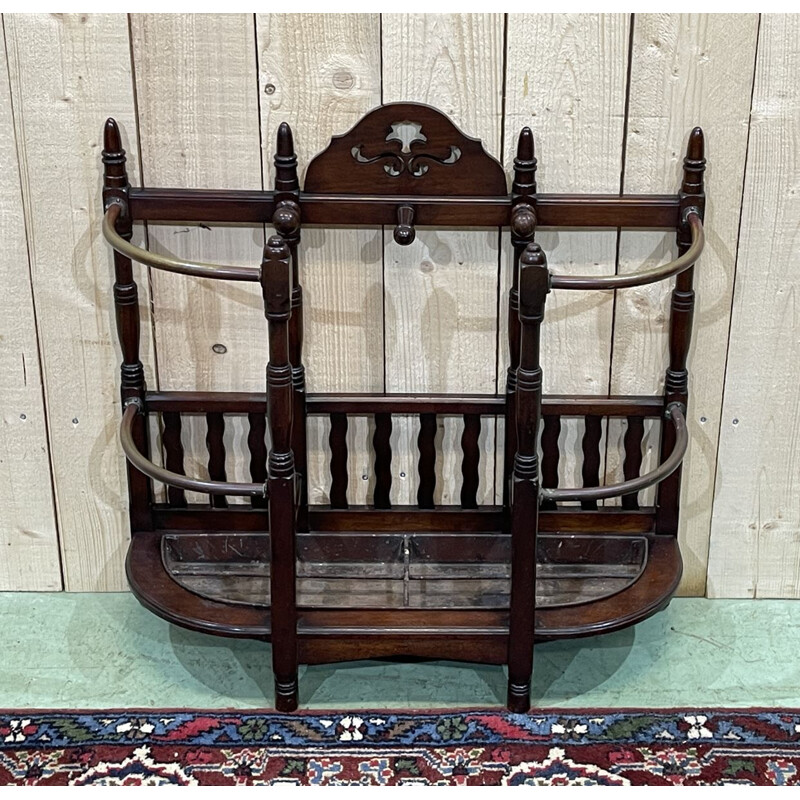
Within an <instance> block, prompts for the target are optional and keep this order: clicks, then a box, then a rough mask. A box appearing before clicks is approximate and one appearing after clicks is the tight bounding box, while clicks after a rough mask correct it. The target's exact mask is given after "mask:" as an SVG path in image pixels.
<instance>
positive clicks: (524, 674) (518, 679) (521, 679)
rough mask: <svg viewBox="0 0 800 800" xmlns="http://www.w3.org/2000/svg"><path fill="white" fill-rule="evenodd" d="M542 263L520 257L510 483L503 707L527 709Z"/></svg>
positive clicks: (535, 250) (540, 255) (532, 247)
mask: <svg viewBox="0 0 800 800" xmlns="http://www.w3.org/2000/svg"><path fill="white" fill-rule="evenodd" d="M548 284H549V273H548V269H547V259H546V258H545V255H544V252H543V251H542V249H541V248H540V247H539V245H538V244H534V243H531V244H529V245H528V246H527V247H526V248H525V250H524V251H523V253H522V256H521V258H520V274H519V322H520V328H521V336H520V355H519V366H518V367H517V374H516V378H517V385H516V433H517V437H516V438H517V450H516V453H515V455H514V472H513V479H512V484H511V603H510V612H509V636H508V708H509V709H510V710H511V711H517V712H526V711H527V710H528V709H529V707H530V691H531V671H532V669H533V639H534V627H535V612H536V537H537V530H538V525H539V455H538V443H537V434H538V430H539V418H540V416H541V409H542V368H541V366H540V363H539V348H540V340H541V335H540V334H541V325H542V320H543V319H544V306H545V299H546V298H547V292H548V291H549V287H548Z"/></svg>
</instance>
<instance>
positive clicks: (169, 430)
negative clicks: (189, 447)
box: [161, 411, 186, 508]
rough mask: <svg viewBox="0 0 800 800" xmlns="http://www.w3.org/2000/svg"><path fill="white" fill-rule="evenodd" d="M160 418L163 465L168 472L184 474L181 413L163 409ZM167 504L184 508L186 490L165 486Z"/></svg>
mask: <svg viewBox="0 0 800 800" xmlns="http://www.w3.org/2000/svg"><path fill="white" fill-rule="evenodd" d="M161 418H162V419H163V421H164V433H163V434H162V436H161V441H162V442H163V444H164V457H165V462H164V463H165V466H166V468H167V469H168V470H170V472H177V473H178V474H179V475H185V474H186V471H185V466H184V463H183V442H182V441H181V427H182V426H181V415H180V414H179V413H178V412H175V411H165V412H164V413H163V414H162V415H161ZM167 497H168V498H169V504H170V505H171V506H175V507H176V508H185V506H186V492H185V491H184V490H183V489H179V488H178V487H177V486H168V487H167Z"/></svg>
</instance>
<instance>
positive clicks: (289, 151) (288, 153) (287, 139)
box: [275, 122, 300, 199]
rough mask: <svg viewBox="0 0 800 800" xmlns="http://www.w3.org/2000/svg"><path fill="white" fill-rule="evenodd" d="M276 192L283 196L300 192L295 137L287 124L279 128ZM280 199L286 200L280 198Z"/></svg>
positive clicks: (283, 123) (276, 153)
mask: <svg viewBox="0 0 800 800" xmlns="http://www.w3.org/2000/svg"><path fill="white" fill-rule="evenodd" d="M275 191H276V192H279V193H282V194H286V193H288V194H296V193H297V192H299V191H300V182H299V181H298V179H297V155H296V154H295V152H294V136H293V135H292V129H291V128H290V127H289V124H288V123H287V122H281V124H280V126H279V127H278V137H277V143H276V147H275ZM279 199H286V198H285V197H279Z"/></svg>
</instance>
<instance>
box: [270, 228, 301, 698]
mask: <svg viewBox="0 0 800 800" xmlns="http://www.w3.org/2000/svg"><path fill="white" fill-rule="evenodd" d="M290 259H291V254H290V251H289V247H288V246H287V244H286V242H284V241H283V239H281V238H280V237H279V236H270V238H269V241H268V242H267V245H266V247H265V248H264V258H263V260H262V262H261V290H262V293H263V295H264V308H265V312H266V317H267V323H268V328H269V363H268V364H267V419H268V420H269V426H270V436H271V446H270V450H269V456H268V459H267V474H268V479H267V483H268V494H269V529H270V552H271V564H270V607H271V613H270V619H271V626H272V634H271V640H272V670H273V673H274V675H275V707H276V708H277V709H278V711H294V710H295V709H296V708H297V602H296V587H295V583H296V570H295V560H296V543H295V508H296V506H295V466H294V454H293V452H292V411H293V407H294V402H293V401H294V398H293V389H292V365H291V362H290V360H289V319H290V317H291V313H292V297H291V296H292V273H291V265H290Z"/></svg>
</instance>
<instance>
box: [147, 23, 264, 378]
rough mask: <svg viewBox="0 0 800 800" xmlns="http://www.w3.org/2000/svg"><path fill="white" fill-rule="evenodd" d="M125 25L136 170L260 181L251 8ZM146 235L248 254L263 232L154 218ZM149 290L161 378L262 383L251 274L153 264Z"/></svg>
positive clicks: (229, 185) (168, 247)
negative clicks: (182, 271)
mask: <svg viewBox="0 0 800 800" xmlns="http://www.w3.org/2000/svg"><path fill="white" fill-rule="evenodd" d="M131 35H132V49H133V57H134V62H135V68H136V92H137V102H138V109H139V129H140V140H141V153H142V161H143V165H144V169H143V177H144V182H145V183H146V184H147V185H149V186H184V187H187V188H226V189H260V188H262V181H261V153H260V141H259V118H258V96H257V86H256V64H255V41H254V32H253V18H252V15H249V14H213V15H212V14H132V15H131ZM148 236H149V244H150V249H151V250H154V251H157V252H160V253H167V254H171V255H181V256H185V257H186V258H189V259H195V260H200V261H208V262H211V263H232V264H248V265H252V266H256V265H258V263H259V261H260V258H261V248H262V247H263V244H264V242H263V231H262V228H261V227H260V226H259V227H255V226H254V227H249V226H243V227H239V226H235V227H234V226H224V225H220V226H215V225H211V226H208V225H182V226H178V227H176V226H172V225H152V224H151V225H149V226H148ZM153 292H154V316H155V326H156V339H157V342H158V366H159V377H160V381H161V386H162V387H163V388H165V389H192V388H196V389H201V390H202V389H207V390H232V389H241V390H242V391H263V390H264V352H265V341H266V323H265V321H264V316H263V313H262V309H261V300H260V297H259V292H258V287H257V286H255V285H254V284H252V285H251V284H244V283H236V284H234V283H225V282H218V281H207V280H202V279H200V278H188V277H186V276H183V275H173V274H170V273H166V272H162V271H160V270H154V271H153ZM220 345H221V346H220Z"/></svg>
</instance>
